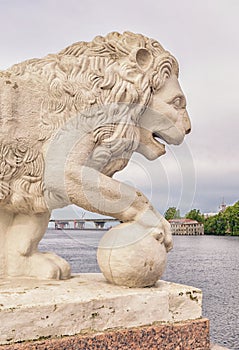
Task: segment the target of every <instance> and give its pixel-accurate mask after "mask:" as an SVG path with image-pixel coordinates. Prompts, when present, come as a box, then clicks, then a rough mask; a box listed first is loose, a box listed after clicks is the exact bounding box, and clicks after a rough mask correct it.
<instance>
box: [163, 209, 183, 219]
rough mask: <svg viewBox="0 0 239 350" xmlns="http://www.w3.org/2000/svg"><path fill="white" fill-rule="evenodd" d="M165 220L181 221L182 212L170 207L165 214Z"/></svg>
mask: <svg viewBox="0 0 239 350" xmlns="http://www.w3.org/2000/svg"><path fill="white" fill-rule="evenodd" d="M164 216H165V219H166V220H171V219H179V218H180V211H179V209H176V208H175V207H170V208H168V209H167V210H166V212H165V213H164Z"/></svg>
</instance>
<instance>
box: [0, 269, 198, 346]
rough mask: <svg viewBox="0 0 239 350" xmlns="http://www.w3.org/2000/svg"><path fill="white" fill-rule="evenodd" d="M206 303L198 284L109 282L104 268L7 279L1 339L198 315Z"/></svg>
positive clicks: (0, 309)
mask: <svg viewBox="0 0 239 350" xmlns="http://www.w3.org/2000/svg"><path fill="white" fill-rule="evenodd" d="M201 305H202V293H201V291H200V290H199V289H197V288H194V287H189V286H184V285H179V284H175V283H170V282H165V281H158V282H157V284H156V285H155V287H152V288H142V289H139V288H137V289H136V288H134V289H133V288H132V289H130V288H126V287H119V286H115V285H111V284H109V283H107V282H106V280H105V279H104V277H103V276H102V275H101V274H80V275H75V276H73V277H72V278H71V279H69V280H65V281H51V280H45V281H40V280H32V279H24V280H22V279H14V280H12V279H2V280H0V344H7V343H11V342H17V341H25V340H32V339H39V338H42V337H59V336H64V335H75V334H86V333H87V334H89V333H97V332H102V331H105V330H109V329H116V328H132V327H140V326H145V325H152V324H153V323H155V322H157V323H158V322H159V323H175V322H182V321H187V320H195V319H198V318H200V317H201Z"/></svg>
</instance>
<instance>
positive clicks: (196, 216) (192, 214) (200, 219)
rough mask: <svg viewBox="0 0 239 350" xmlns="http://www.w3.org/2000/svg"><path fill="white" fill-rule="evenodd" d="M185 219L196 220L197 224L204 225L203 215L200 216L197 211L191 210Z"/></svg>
mask: <svg viewBox="0 0 239 350" xmlns="http://www.w3.org/2000/svg"><path fill="white" fill-rule="evenodd" d="M185 218H186V219H191V220H197V221H198V222H201V223H204V215H203V214H201V212H200V210H199V209H192V210H190V211H189V212H188V213H187V214H186V215H185Z"/></svg>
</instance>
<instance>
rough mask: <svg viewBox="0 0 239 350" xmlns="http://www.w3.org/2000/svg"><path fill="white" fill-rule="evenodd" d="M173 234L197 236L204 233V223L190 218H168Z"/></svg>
mask: <svg viewBox="0 0 239 350" xmlns="http://www.w3.org/2000/svg"><path fill="white" fill-rule="evenodd" d="M169 222H170V224H171V229H172V234H173V235H182V236H197V235H204V225H203V224H201V223H199V222H198V221H196V220H191V219H172V220H169Z"/></svg>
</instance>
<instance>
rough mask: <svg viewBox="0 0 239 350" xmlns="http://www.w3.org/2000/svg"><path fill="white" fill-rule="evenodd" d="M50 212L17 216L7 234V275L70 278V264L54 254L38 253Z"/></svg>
mask: <svg viewBox="0 0 239 350" xmlns="http://www.w3.org/2000/svg"><path fill="white" fill-rule="evenodd" d="M48 221H49V213H43V214H34V215H25V214H17V215H16V216H15V218H14V220H13V223H12V226H11V228H10V229H9V230H8V235H7V261H8V263H7V275H8V276H23V277H35V278H41V279H67V278H69V277H70V265H69V264H68V263H67V262H66V261H65V260H64V259H62V258H61V257H59V256H57V255H56V254H54V253H42V252H39V251H38V244H39V242H40V240H41V239H42V237H43V235H44V233H45V231H46V229H47V224H48Z"/></svg>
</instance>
